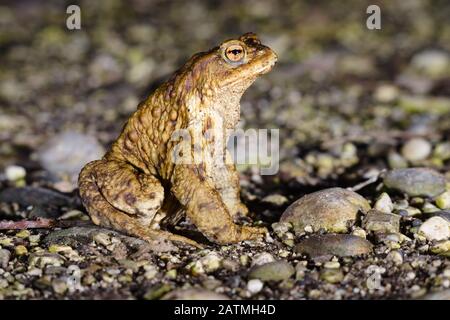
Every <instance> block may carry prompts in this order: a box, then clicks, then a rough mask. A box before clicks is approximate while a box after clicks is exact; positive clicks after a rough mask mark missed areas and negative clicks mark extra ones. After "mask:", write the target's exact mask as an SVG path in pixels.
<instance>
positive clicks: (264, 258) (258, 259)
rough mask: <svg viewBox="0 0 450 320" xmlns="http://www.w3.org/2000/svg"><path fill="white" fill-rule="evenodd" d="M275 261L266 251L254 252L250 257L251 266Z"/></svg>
mask: <svg viewBox="0 0 450 320" xmlns="http://www.w3.org/2000/svg"><path fill="white" fill-rule="evenodd" d="M273 261H275V258H274V257H273V256H272V255H271V254H270V253H268V252H262V253H258V254H255V256H254V257H253V259H252V263H251V266H252V267H254V266H260V265H263V264H266V263H269V262H273Z"/></svg>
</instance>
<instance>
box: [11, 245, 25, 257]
mask: <svg viewBox="0 0 450 320" xmlns="http://www.w3.org/2000/svg"><path fill="white" fill-rule="evenodd" d="M14 250H15V252H16V255H18V256H23V255H26V254H27V253H28V249H27V247H25V246H23V245H18V246H17V247H16V248H15V249H14Z"/></svg>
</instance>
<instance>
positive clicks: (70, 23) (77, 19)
mask: <svg viewBox="0 0 450 320" xmlns="http://www.w3.org/2000/svg"><path fill="white" fill-rule="evenodd" d="M66 13H67V14H70V15H69V16H68V17H67V19H66V27H67V29H69V30H80V29H81V9H80V7H79V6H77V5H74V4H72V5H70V6H68V7H67V9H66Z"/></svg>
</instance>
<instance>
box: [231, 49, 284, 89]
mask: <svg viewBox="0 0 450 320" xmlns="http://www.w3.org/2000/svg"><path fill="white" fill-rule="evenodd" d="M277 60H278V56H277V55H276V53H275V52H274V51H272V50H271V49H270V48H268V47H265V49H264V50H262V51H260V55H259V56H258V57H257V58H256V59H255V60H254V61H252V62H251V63H249V64H245V65H241V66H240V67H239V68H238V69H236V71H237V72H235V73H234V74H232V75H231V76H230V77H228V79H227V81H226V83H224V86H225V87H228V86H233V85H235V84H238V83H240V82H242V81H244V80H245V79H248V78H254V79H256V78H257V77H258V76H260V75H263V74H266V73H268V72H269V71H270V70H272V69H273V67H274V66H275V64H276V63H277ZM242 74H246V75H249V76H248V77H245V78H243V77H242Z"/></svg>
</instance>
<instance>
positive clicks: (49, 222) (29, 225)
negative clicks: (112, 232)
mask: <svg viewBox="0 0 450 320" xmlns="http://www.w3.org/2000/svg"><path fill="white" fill-rule="evenodd" d="M91 225H92V222H90V221H70V220H55V219H47V218H37V219H36V220H27V219H24V220H19V221H11V220H0V230H23V229H51V228H70V227H85V226H91Z"/></svg>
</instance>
